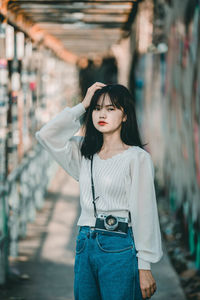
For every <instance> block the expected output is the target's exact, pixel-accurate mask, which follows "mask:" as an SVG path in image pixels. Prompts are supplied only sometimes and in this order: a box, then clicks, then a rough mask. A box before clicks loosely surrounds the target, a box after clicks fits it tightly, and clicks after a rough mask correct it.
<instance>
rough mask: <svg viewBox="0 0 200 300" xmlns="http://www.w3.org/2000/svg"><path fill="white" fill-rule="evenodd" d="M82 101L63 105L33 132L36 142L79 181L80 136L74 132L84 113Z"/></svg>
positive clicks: (79, 124)
mask: <svg viewBox="0 0 200 300" xmlns="http://www.w3.org/2000/svg"><path fill="white" fill-rule="evenodd" d="M85 111H86V110H85V107H84V105H83V104H82V103H79V104H77V105H75V106H74V107H65V108H64V109H63V110H62V111H61V112H59V113H58V114H57V115H55V116H54V118H53V119H51V120H50V121H49V122H47V123H46V124H45V125H43V126H42V127H41V129H40V130H39V131H37V132H36V133H35V137H36V139H37V140H38V142H39V143H40V144H41V145H42V146H43V147H44V149H45V150H47V151H48V152H49V153H50V154H51V155H52V157H53V158H54V159H55V160H56V161H57V163H58V164H59V165H60V166H61V167H62V168H63V169H64V170H65V171H66V172H67V173H68V174H69V175H71V176H72V177H73V178H74V179H76V180H77V181H79V173H80V164H81V152H80V144H81V141H82V140H83V137H82V136H75V135H74V134H75V133H76V132H77V131H78V130H79V129H80V127H81V125H82V117H83V114H84V113H85Z"/></svg>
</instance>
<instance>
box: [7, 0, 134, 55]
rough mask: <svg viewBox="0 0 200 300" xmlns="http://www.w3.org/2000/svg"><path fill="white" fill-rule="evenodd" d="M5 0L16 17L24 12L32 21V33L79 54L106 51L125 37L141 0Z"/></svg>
mask: <svg viewBox="0 0 200 300" xmlns="http://www.w3.org/2000/svg"><path fill="white" fill-rule="evenodd" d="M3 2H6V8H7V11H8V12H12V17H13V14H15V13H16V14H17V18H19V15H21V16H23V18H24V17H25V18H26V20H28V21H29V22H31V23H30V24H31V26H29V31H30V33H34V32H35V34H36V33H38V35H42V34H44V33H46V34H48V35H49V36H51V41H52V43H56V41H57V42H58V43H62V47H63V48H64V50H66V51H68V52H69V53H71V54H73V55H75V56H77V57H78V56H82V55H86V56H90V55H94V54H103V53H106V52H107V51H108V49H109V48H110V47H111V45H113V44H115V43H117V42H118V41H119V40H120V38H121V37H122V34H123V32H124V30H126V29H127V24H129V23H130V21H131V18H132V17H133V15H134V10H136V8H137V3H138V1H137V0H135V1H124V0H122V1H119V0H111V1H109V0H93V1H92V0H84V1H70V0H57V1H52V0H10V1H9V0H4V1H3ZM11 19H12V18H11ZM34 24H35V26H34ZM53 40H54V41H53ZM49 41H50V40H49ZM51 41H50V43H51Z"/></svg>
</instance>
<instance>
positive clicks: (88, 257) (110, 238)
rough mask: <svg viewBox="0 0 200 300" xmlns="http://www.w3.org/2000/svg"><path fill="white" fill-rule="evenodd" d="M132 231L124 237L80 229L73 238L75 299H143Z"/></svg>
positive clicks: (85, 228)
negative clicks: (74, 240) (74, 242)
mask: <svg viewBox="0 0 200 300" xmlns="http://www.w3.org/2000/svg"><path fill="white" fill-rule="evenodd" d="M136 253H137V250H136V248H135V242H134V237H133V232H132V228H131V227H129V229H128V233H127V234H126V235H125V236H122V235H119V234H118V233H114V232H113V233H111V235H108V233H107V232H106V233H105V232H103V231H101V232H99V231H95V229H94V228H91V227H89V226H81V227H80V228H79V233H78V236H77V239H76V256H75V264H74V275H75V276H74V296H75V300H142V299H143V298H142V293H141V289H140V284H139V271H138V258H137V257H136Z"/></svg>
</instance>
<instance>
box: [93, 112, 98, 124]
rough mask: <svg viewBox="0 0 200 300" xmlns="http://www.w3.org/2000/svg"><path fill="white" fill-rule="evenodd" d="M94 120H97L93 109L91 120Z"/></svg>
mask: <svg viewBox="0 0 200 300" xmlns="http://www.w3.org/2000/svg"><path fill="white" fill-rule="evenodd" d="M96 120H97V114H96V112H95V111H93V113H92V121H93V123H95V122H96Z"/></svg>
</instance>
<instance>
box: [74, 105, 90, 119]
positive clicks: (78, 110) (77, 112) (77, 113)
mask: <svg viewBox="0 0 200 300" xmlns="http://www.w3.org/2000/svg"><path fill="white" fill-rule="evenodd" d="M71 112H72V114H73V115H74V117H75V118H76V120H77V119H79V118H80V117H81V116H82V115H83V114H84V113H85V112H86V109H85V106H84V105H83V103H82V102H80V103H78V104H77V105H75V106H73V107H72V108H71Z"/></svg>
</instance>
